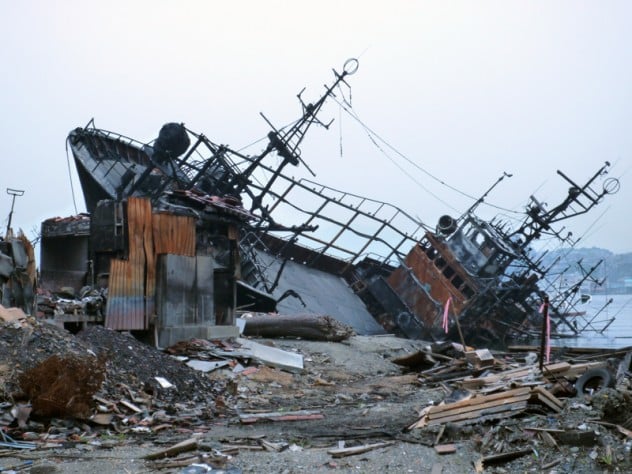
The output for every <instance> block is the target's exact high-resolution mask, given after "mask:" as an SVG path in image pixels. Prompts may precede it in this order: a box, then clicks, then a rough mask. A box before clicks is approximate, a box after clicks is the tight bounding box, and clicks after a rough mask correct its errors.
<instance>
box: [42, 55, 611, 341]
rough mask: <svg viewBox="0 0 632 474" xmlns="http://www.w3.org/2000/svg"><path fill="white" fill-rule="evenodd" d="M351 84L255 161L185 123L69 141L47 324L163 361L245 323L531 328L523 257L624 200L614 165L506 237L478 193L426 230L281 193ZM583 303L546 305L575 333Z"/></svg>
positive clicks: (50, 241)
mask: <svg viewBox="0 0 632 474" xmlns="http://www.w3.org/2000/svg"><path fill="white" fill-rule="evenodd" d="M357 67H358V63H357V61H356V60H349V61H347V62H346V63H345V65H344V67H343V70H342V72H340V73H339V72H337V71H334V80H333V82H332V83H331V84H330V85H328V86H325V92H324V93H323V95H322V96H321V97H320V98H319V99H318V100H316V101H315V102H311V103H305V102H304V101H303V99H302V97H301V94H299V100H300V102H301V105H302V114H301V116H300V118H299V119H298V120H297V121H296V122H293V125H291V126H289V127H286V128H282V129H277V128H275V127H274V126H272V124H271V123H270V122H269V121H268V120H267V119H266V121H267V122H268V124H269V125H270V127H271V131H270V133H269V134H268V136H267V139H268V142H267V146H266V147H265V148H264V149H263V151H261V152H260V153H259V154H258V155H255V156H250V155H245V154H243V153H240V152H238V151H235V150H232V149H230V148H229V147H228V146H226V145H218V144H216V143H214V142H212V141H211V140H209V139H208V138H207V137H206V136H205V135H203V134H199V133H196V132H193V131H191V130H189V129H187V128H186V127H185V126H184V125H182V124H178V123H169V124H166V125H165V126H164V127H163V128H162V129H161V130H160V133H159V135H158V138H157V139H156V140H154V141H153V142H150V143H142V142H138V141H136V140H133V139H130V138H127V137H124V136H122V135H120V134H117V133H113V132H110V131H107V130H103V129H99V128H96V127H95V126H94V123H93V122H92V121H91V122H90V123H89V124H88V125H87V126H86V127H82V128H77V129H75V130H73V131H71V132H70V134H69V136H68V145H69V148H70V150H71V152H72V156H73V159H74V163H75V166H76V169H77V173H78V176H79V180H80V182H81V186H82V190H83V196H84V200H85V205H86V210H87V214H85V215H80V216H73V217H69V218H65V219H59V218H57V219H51V220H48V221H45V222H44V223H43V224H42V229H41V263H40V268H41V281H40V287H41V289H42V291H43V293H45V294H46V295H47V297H46V298H40V301H39V304H38V308H39V310H40V313H41V314H43V315H49V316H51V317H53V318H55V319H57V320H58V321H61V322H63V323H64V324H83V323H86V322H100V323H102V324H104V325H105V326H106V327H109V328H112V329H116V330H130V331H144V332H146V333H148V334H152V335H154V336H155V342H156V343H157V344H159V345H160V346H167V345H170V344H172V343H174V342H176V341H178V340H181V339H186V338H192V337H200V338H212V337H213V336H214V335H218V334H227V332H226V331H230V328H232V327H233V326H234V324H235V320H236V315H237V314H239V313H242V312H245V311H250V312H264V313H267V312H275V311H276V312H280V313H285V314H300V313H316V314H327V315H329V316H331V317H333V318H336V319H337V320H339V321H340V322H342V323H344V324H348V325H349V326H351V327H352V328H353V329H354V330H355V331H356V332H358V333H359V334H381V333H385V332H394V333H396V334H399V335H403V336H406V337H410V338H428V339H438V338H441V337H445V333H446V332H447V333H448V334H449V337H452V338H456V337H460V338H461V339H463V333H467V335H468V341H467V342H468V343H473V342H474V341H473V339H474V338H475V337H476V338H481V339H483V340H488V341H489V340H495V341H502V340H504V339H505V338H506V337H513V336H516V335H521V334H528V333H529V331H531V330H532V329H533V327H538V326H537V319H538V308H539V307H540V306H541V304H542V301H543V298H544V297H545V296H546V295H545V292H544V291H543V290H542V289H541V285H540V284H541V282H542V281H543V280H544V279H545V277H546V274H547V269H546V268H542V267H541V260H540V259H538V258H536V257H534V256H532V255H531V253H530V248H531V246H532V244H533V243H534V241H536V240H537V239H539V238H541V237H543V236H554V237H557V238H559V239H560V240H562V241H564V242H566V243H568V244H572V242H571V241H570V240H569V237H568V236H564V235H562V234H561V231H560V230H556V225H557V224H558V223H559V222H561V221H565V220H567V219H571V218H573V217H575V216H577V215H580V214H584V213H586V212H588V211H590V210H591V209H592V208H594V207H595V206H596V205H598V204H599V203H600V202H601V201H602V200H603V199H604V198H605V196H606V195H609V194H613V193H615V192H616V191H617V189H618V186H619V183H618V181H617V180H616V179H615V178H610V177H607V172H608V167H609V164H607V163H606V165H604V166H603V167H601V168H600V169H599V170H597V172H596V173H595V174H594V175H593V176H591V177H589V178H588V179H587V180H586V181H585V182H583V183H576V182H575V181H574V180H572V179H571V178H569V177H568V176H566V175H565V174H564V173H562V172H560V171H558V175H560V176H561V177H562V178H563V180H564V181H565V183H566V185H568V192H567V194H566V195H564V196H563V197H562V199H561V202H560V203H559V204H558V205H557V206H554V207H552V208H547V206H546V205H544V204H541V203H539V202H538V201H537V200H536V198H535V197H531V199H530V202H529V203H528V205H527V208H526V212H525V215H524V220H523V222H522V224H521V225H520V227H519V228H517V229H512V228H511V227H510V226H509V225H508V223H506V222H502V221H498V220H492V221H486V220H483V219H481V218H479V217H478V216H477V215H476V208H477V206H478V205H479V204H480V203H482V202H483V200H484V197H485V196H486V195H487V193H486V194H485V196H483V197H482V198H481V199H480V200H479V201H477V203H476V204H475V205H474V206H472V207H471V208H470V209H468V210H467V211H466V212H465V213H464V214H463V215H462V216H459V217H451V216H442V217H441V218H440V219H439V220H438V224H437V226H428V225H425V224H424V223H422V222H420V221H419V220H418V219H416V218H413V217H411V216H410V215H409V214H407V213H406V212H405V211H403V210H401V209H398V208H397V207H395V206H392V205H390V204H388V203H384V202H380V201H376V200H373V199H370V198H367V197H362V196H357V195H354V194H351V193H347V192H345V191H341V190H336V189H333V188H330V187H327V186H325V185H322V184H319V183H317V182H315V181H312V180H309V179H295V178H293V177H290V175H289V174H288V173H287V172H286V168H287V167H288V166H294V167H295V166H302V167H306V168H307V170H308V171H310V172H311V170H310V169H309V167H308V165H307V164H306V163H305V162H304V161H303V159H302V158H301V154H300V149H299V145H300V144H301V142H302V140H303V138H304V137H305V134H306V133H307V131H308V130H309V128H310V127H311V126H318V125H324V126H327V125H328V124H325V123H323V122H321V121H320V120H319V118H318V113H319V111H320V109H321V107H322V106H323V104H324V103H325V101H326V100H327V99H328V98H330V97H331V96H332V95H334V93H338V92H339V91H340V93H344V91H345V90H346V89H348V88H349V84H348V83H347V79H348V77H349V76H350V75H352V74H353V73H355V72H356V70H357ZM264 118H265V117H264ZM500 180H502V178H500V179H499V181H500ZM499 181H498V182H499ZM498 182H497V183H496V184H498ZM490 190H491V188H490ZM576 296H577V295H576V294H575V293H569V294H568V295H566V296H562V297H561V299H560V298H558V299H556V298H555V297H551V301H552V304H551V314H552V315H553V316H554V317H555V318H556V325H559V327H560V328H561V329H566V330H569V331H573V326H572V324H570V323H569V322H568V320H567V317H566V316H565V311H567V309H568V308H569V307H570V308H572V307H573V305H574V303H575V302H576V299H575V298H576ZM77 301H78V303H77ZM73 302H74V303H73ZM62 303H63V304H62ZM73 305H74V306H73ZM534 325H535V326H534ZM228 333H229V332H228Z"/></svg>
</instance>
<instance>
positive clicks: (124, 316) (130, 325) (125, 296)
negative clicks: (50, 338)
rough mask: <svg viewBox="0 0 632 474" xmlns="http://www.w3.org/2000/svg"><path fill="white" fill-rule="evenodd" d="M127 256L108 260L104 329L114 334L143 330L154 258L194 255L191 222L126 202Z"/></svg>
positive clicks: (151, 300)
mask: <svg viewBox="0 0 632 474" xmlns="http://www.w3.org/2000/svg"><path fill="white" fill-rule="evenodd" d="M127 227H128V235H129V253H128V259H127V260H119V259H112V260H111V262H110V277H109V285H108V303H107V310H106V316H105V326H106V327H108V328H111V329H118V330H135V329H147V328H148V327H149V324H148V323H149V317H150V316H151V315H153V314H154V313H155V292H156V262H157V255H160V254H162V253H172V254H177V255H187V256H193V255H195V220H194V219H193V218H192V217H188V216H175V215H170V214H166V213H161V214H152V210H151V202H150V201H149V200H148V199H145V198H134V197H130V198H129V199H128V201H127Z"/></svg>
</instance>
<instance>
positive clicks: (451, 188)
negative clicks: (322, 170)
mask: <svg viewBox="0 0 632 474" xmlns="http://www.w3.org/2000/svg"><path fill="white" fill-rule="evenodd" d="M333 100H335V101H336V102H337V103H338V105H339V106H340V107H341V108H342V109H343V110H344V111H345V112H347V113H348V114H349V115H350V116H351V117H352V118H353V119H354V120H356V121H357V122H358V123H359V124H360V126H361V127H362V128H363V129H364V130H365V132H366V133H367V135H368V136H369V138H370V139H371V141H372V142H373V143H374V144H376V146H377V143H376V141H375V139H373V138H372V137H373V136H374V137H376V138H377V139H378V140H379V141H380V142H382V143H383V144H384V145H386V146H387V147H388V148H390V149H391V150H392V151H394V152H395V153H396V154H397V155H399V156H400V157H401V158H403V159H404V160H405V161H406V162H408V163H409V164H410V165H411V166H413V167H415V168H417V169H418V170H419V171H421V172H422V173H424V174H425V175H427V176H428V177H429V178H431V179H433V180H434V181H436V182H438V183H439V184H441V185H443V186H445V187H447V188H448V189H450V190H452V191H454V192H456V193H458V194H460V195H462V196H464V197H466V198H468V199H471V200H473V201H476V200H478V198H477V197H474V196H472V195H471V194H468V193H466V192H464V191H461V190H460V189H458V188H455V187H454V186H451V185H449V184H448V183H446V182H445V181H443V180H442V179H440V178H438V177H436V176H434V175H433V174H432V173H430V172H429V171H427V170H426V169H424V168H422V167H421V166H419V165H418V164H417V163H415V162H414V161H413V160H412V159H410V158H408V157H407V156H406V155H404V154H403V153H402V152H400V151H399V150H397V149H396V148H395V147H394V146H393V145H391V144H390V143H389V142H387V141H386V140H385V139H383V138H382V137H380V136H379V135H378V134H377V133H376V132H375V131H374V130H372V129H371V128H370V127H369V126H367V125H366V124H365V123H364V122H363V121H362V120H361V119H360V117H359V116H358V115H357V114H356V113H355V111H352V110H350V109H349V108H347V107H345V106H344V105H343V104H342V103H341V102H340V101H338V100H337V99H336V98H335V97H334V99H333ZM378 149H379V150H380V151H381V152H382V153H383V154H384V156H386V158H388V159H389V160H390V161H391V162H393V163H394V161H393V159H392V158H390V157H389V156H388V155H387V154H386V153H385V151H384V150H383V149H382V148H381V147H379V146H378ZM398 168H399V169H400V170H401V169H402V168H401V166H398ZM404 173H405V174H407V175H408V176H409V177H410V178H411V179H412V177H411V176H410V175H409V174H408V173H407V172H405V171H404ZM414 181H415V182H416V183H417V184H419V182H418V181H416V180H414ZM421 188H422V189H423V190H424V191H426V192H428V193H429V194H430V195H431V196H433V197H434V198H435V199H438V200H439V201H440V202H442V203H443V204H446V203H445V202H444V201H443V200H441V199H439V198H438V197H437V196H436V195H435V194H433V193H431V192H429V191H428V189H427V188H425V187H423V186H421ZM481 204H485V205H487V206H489V207H493V208H495V209H498V210H501V211H505V212H510V213H512V214H522V212H520V211H514V210H513V209H507V208H504V207H502V206H498V205H495V204H491V203H488V202H485V201H483V202H482V203H481ZM449 207H451V206H449ZM451 208H452V207H451ZM452 209H453V208H452ZM453 210H455V209H453Z"/></svg>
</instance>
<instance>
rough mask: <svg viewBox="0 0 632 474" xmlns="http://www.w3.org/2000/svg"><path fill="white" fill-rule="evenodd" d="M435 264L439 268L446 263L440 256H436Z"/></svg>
mask: <svg viewBox="0 0 632 474" xmlns="http://www.w3.org/2000/svg"><path fill="white" fill-rule="evenodd" d="M435 265H436V267H437V268H438V269H439V270H441V269H442V268H443V267H445V265H446V263H445V260H444V259H443V258H441V257H437V258H436V259H435Z"/></svg>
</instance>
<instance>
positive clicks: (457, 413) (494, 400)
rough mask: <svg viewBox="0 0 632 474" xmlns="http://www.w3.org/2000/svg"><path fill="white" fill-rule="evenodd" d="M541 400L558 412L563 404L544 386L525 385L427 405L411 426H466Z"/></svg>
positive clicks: (508, 414)
mask: <svg viewBox="0 0 632 474" xmlns="http://www.w3.org/2000/svg"><path fill="white" fill-rule="evenodd" d="M529 402H539V403H541V404H543V405H545V406H547V407H548V408H550V409H551V410H553V411H554V412H556V413H559V412H560V411H561V409H562V407H563V404H562V402H560V401H559V400H558V399H557V398H556V397H555V396H554V395H552V394H551V393H550V392H548V391H547V390H546V389H544V388H542V387H535V388H531V387H521V388H516V389H513V390H507V391H504V392H499V393H494V394H491V395H478V396H475V397H473V398H470V399H467V400H461V401H458V402H454V403H447V404H444V405H438V406H431V407H429V408H426V409H425V410H424V412H423V415H422V416H421V418H420V419H419V420H418V421H417V422H416V423H414V424H413V425H411V426H410V427H409V428H408V429H413V428H423V427H426V426H434V425H443V424H445V423H452V424H456V425H466V424H471V423H478V422H481V421H487V420H495V419H499V418H506V417H508V416H513V415H515V414H517V413H520V412H522V411H524V410H526V409H527V406H528V404H529Z"/></svg>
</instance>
